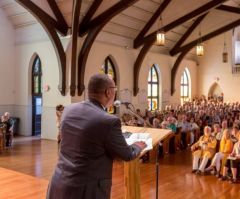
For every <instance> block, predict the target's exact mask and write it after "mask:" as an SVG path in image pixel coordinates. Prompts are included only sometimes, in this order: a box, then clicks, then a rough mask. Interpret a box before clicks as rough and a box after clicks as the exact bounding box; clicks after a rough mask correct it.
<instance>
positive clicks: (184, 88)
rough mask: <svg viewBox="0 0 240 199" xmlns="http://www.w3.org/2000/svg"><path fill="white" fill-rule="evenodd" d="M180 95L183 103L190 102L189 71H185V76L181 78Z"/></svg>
mask: <svg viewBox="0 0 240 199" xmlns="http://www.w3.org/2000/svg"><path fill="white" fill-rule="evenodd" d="M180 95H181V102H182V103H183V102H185V101H188V100H189V77H188V73H187V69H184V71H183V74H182V76H181V89H180Z"/></svg>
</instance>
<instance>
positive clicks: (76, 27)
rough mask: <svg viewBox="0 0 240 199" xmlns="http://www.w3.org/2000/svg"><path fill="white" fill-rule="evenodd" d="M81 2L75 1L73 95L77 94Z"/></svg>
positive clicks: (73, 19) (73, 18) (71, 87)
mask: <svg viewBox="0 0 240 199" xmlns="http://www.w3.org/2000/svg"><path fill="white" fill-rule="evenodd" d="M81 4H82V0H74V2H73V17H72V53H71V84H70V95H71V96H75V91H76V69H77V47H78V30H79V21H80V10H81Z"/></svg>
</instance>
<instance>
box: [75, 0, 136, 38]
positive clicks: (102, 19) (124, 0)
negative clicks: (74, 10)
mask: <svg viewBox="0 0 240 199" xmlns="http://www.w3.org/2000/svg"><path fill="white" fill-rule="evenodd" d="M137 1H139V0H121V1H119V2H118V3H116V4H115V5H113V6H111V7H110V8H108V9H107V10H106V11H104V12H103V13H101V14H100V15H98V16H97V17H95V18H94V19H92V20H91V21H89V22H88V23H87V24H81V28H80V29H81V30H80V31H81V35H84V34H86V33H87V32H88V31H89V30H91V29H93V28H94V27H96V26H98V25H99V24H103V23H105V24H106V23H107V22H108V21H109V20H110V19H112V18H113V17H114V16H116V15H117V14H119V13H120V12H122V11H123V10H124V9H126V8H128V7H129V6H131V5H133V4H134V3H135V2H137Z"/></svg>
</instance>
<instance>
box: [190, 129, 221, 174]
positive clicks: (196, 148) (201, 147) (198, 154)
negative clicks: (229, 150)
mask: <svg viewBox="0 0 240 199" xmlns="http://www.w3.org/2000/svg"><path fill="white" fill-rule="evenodd" d="M216 144H217V141H216V139H215V138H214V137H212V136H211V128H210V127H209V126H206V127H205V128H204V135H203V136H201V137H200V138H199V140H198V142H196V143H195V144H193V145H192V147H191V150H192V152H193V167H192V168H193V170H192V172H193V173H197V174H204V170H205V167H206V165H207V163H208V160H210V159H211V158H212V157H213V155H214V154H215V148H216ZM200 159H202V161H201V163H200V165H199V160H200Z"/></svg>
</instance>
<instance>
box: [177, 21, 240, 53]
mask: <svg viewBox="0 0 240 199" xmlns="http://www.w3.org/2000/svg"><path fill="white" fill-rule="evenodd" d="M239 25H240V19H238V20H236V21H234V22H232V23H230V24H228V25H226V26H224V27H221V28H219V29H217V30H215V31H213V32H211V33H208V34H207V35H204V36H202V37H201V40H202V42H204V41H207V40H209V39H212V38H213V37H216V36H218V35H220V34H222V33H224V32H227V31H229V30H231V29H233V28H235V27H237V26H239ZM199 39H200V38H197V39H196V40H194V41H192V42H190V43H188V44H186V45H184V46H182V47H180V48H178V49H176V51H175V52H174V54H173V55H176V54H177V53H179V52H183V51H185V50H186V49H192V48H193V47H195V46H196V45H197V43H198V42H199Z"/></svg>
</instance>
